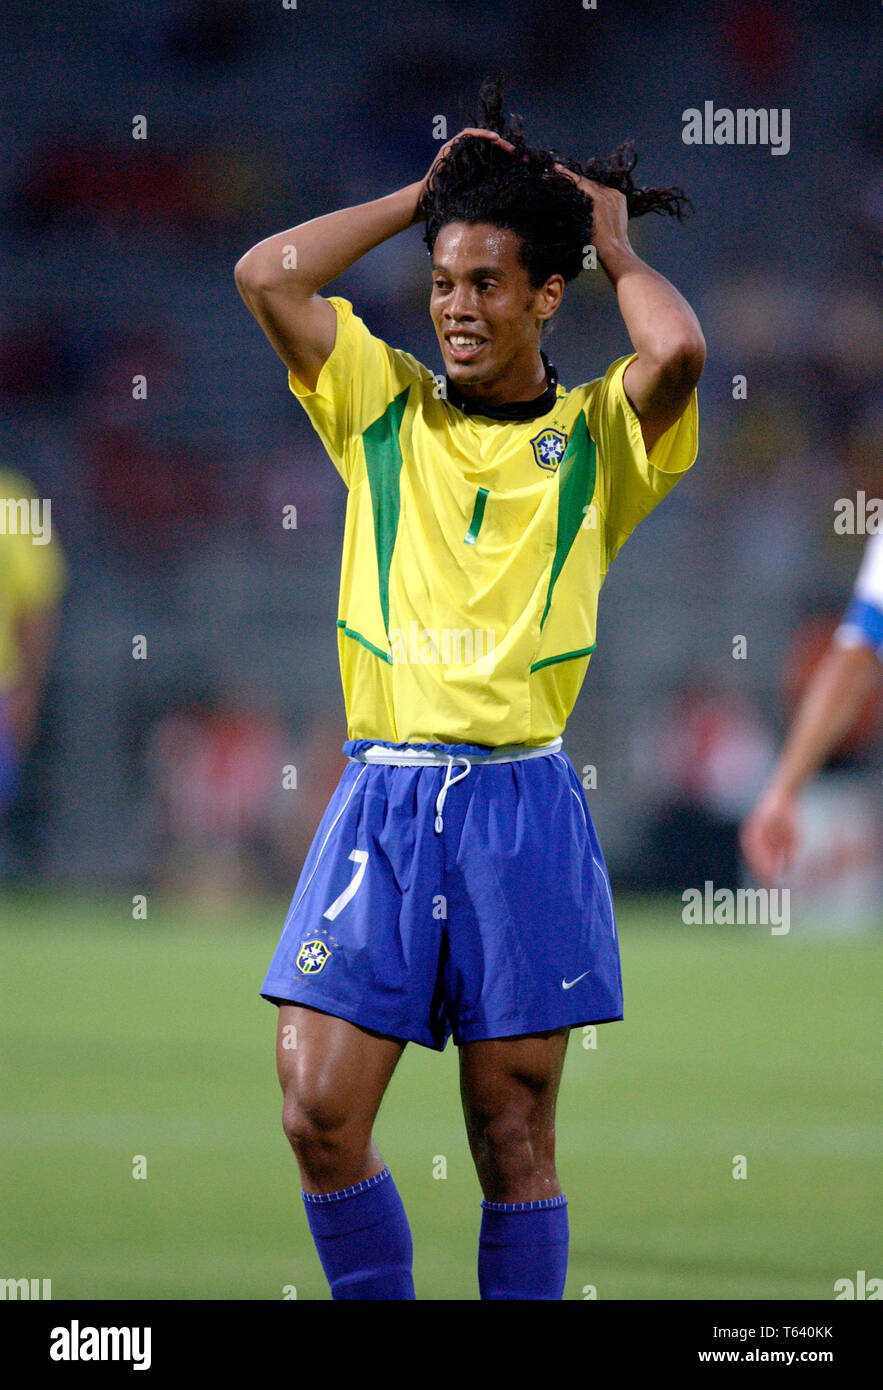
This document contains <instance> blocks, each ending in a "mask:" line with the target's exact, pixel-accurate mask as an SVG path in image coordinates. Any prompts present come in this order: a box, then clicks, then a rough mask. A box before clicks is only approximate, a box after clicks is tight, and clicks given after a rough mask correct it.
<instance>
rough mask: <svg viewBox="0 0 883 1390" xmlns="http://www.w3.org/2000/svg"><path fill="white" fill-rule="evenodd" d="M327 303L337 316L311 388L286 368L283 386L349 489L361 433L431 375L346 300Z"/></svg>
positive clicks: (334, 300)
mask: <svg viewBox="0 0 883 1390" xmlns="http://www.w3.org/2000/svg"><path fill="white" fill-rule="evenodd" d="M328 303H329V304H331V305H332V307H333V308H334V311H335V313H336V315H337V331H336V336H335V339H334V347H333V348H332V350H331V352H330V354H329V356H328V357H327V359H326V360H325V362H324V363H323V366H322V370H321V371H320V373H319V378H318V380H317V382H316V387H315V390H313V391H309V390H308V389H307V387H306V386H305V385H304V383H303V382H302V381H300V380H298V378H297V377H296V376H295V375H294V372H291V371H289V373H288V386H289V389H290V391H291V392H292V394H293V395H294V396H295V397H296V399H297V400H298V401H300V404H301V405H302V406H303V408H304V410H305V411H306V413H307V415H308V416H309V419H310V422H311V424H312V426H313V428H314V429H315V431H316V433H317V434H318V436H319V438H320V439H321V441H322V443H323V444H324V446H325V449H326V451H327V453H328V456H329V458H330V459H331V461H332V463H333V464H334V466H335V468H336V469H337V471H338V473H340V475H341V477H342V478H343V480H344V482H345V483H346V484H347V487H350V486H352V484H353V481H354V478H353V471H354V467H355V464H356V461H357V458H358V441H359V439H360V437H361V435H362V434H363V432H364V431H365V430H366V429H367V428H368V426H369V425H371V424H373V423H374V421H375V420H377V419H378V418H379V417H380V416H381V415H382V414H383V412H384V411H385V410H386V409H387V407H388V406H389V404H390V402H391V401H393V400H395V399H396V397H397V396H398V395H399V394H400V393H401V392H402V391H406V390H407V389H408V387H409V386H410V385H411V384H412V383H413V382H414V381H416V380H418V379H420V378H421V377H423V376H431V375H432V374H431V372H429V369H428V368H426V367H423V366H422V365H421V364H420V363H419V362H417V361H416V360H415V358H413V357H411V355H410V354H409V353H406V352H402V351H400V350H399V349H396V348H391V347H389V345H388V344H387V343H385V342H383V340H382V339H380V338H376V337H375V336H374V334H373V333H371V332H370V330H369V329H368V328H367V327H366V325H365V324H364V323H363V321H362V320H361V319H360V318H359V316H358V315H357V314H355V313H354V312H353V306H352V304H350V302H349V300H346V299H340V298H338V297H336V296H334V297H332V298H330V299H329V300H328Z"/></svg>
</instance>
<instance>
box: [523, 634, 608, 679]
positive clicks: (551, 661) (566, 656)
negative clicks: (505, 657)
mask: <svg viewBox="0 0 883 1390" xmlns="http://www.w3.org/2000/svg"><path fill="white" fill-rule="evenodd" d="M597 645H598V643H597V642H593V643H592V645H591V646H590V647H581V648H580V650H579V651H578V652H562V653H561V654H560V656H547V657H544V659H543V660H542V661H535V662H534V664H533V666H531V668H530V674H531V675H533V673H534V671H542V669H543V667H544V666H555V665H556V664H557V663H558V662H559V661H573V659H574V657H577V656H591V655H592V652H593V651H594V650H595V648H596V647H597Z"/></svg>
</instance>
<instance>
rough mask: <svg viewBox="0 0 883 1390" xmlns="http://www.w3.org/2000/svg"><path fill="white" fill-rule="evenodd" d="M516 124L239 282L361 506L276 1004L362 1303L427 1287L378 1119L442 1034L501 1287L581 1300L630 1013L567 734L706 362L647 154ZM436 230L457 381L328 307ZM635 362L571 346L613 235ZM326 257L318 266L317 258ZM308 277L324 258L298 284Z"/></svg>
mask: <svg viewBox="0 0 883 1390" xmlns="http://www.w3.org/2000/svg"><path fill="white" fill-rule="evenodd" d="M482 105H483V113H482V123H481V125H479V126H472V127H467V128H466V129H465V130H464V131H461V132H460V134H459V135H457V136H455V137H454V139H453V140H451V141H449V142H448V143H447V144H446V145H445V146H444V147H443V148H442V149H441V151H440V152H439V154H438V156H437V158H436V159H435V160H434V162H433V164H432V166H431V168H430V170H429V172H428V174H427V175H426V177H424V178H422V179H420V180H418V181H417V182H415V183H412V184H409V185H407V186H406V187H404V188H401V189H399V190H398V191H397V192H395V193H392V194H389V195H388V196H386V197H382V198H379V199H378V200H377V201H375V202H369V203H367V204H364V205H362V206H358V207H351V208H346V209H344V210H342V211H337V212H332V213H330V214H328V215H327V216H324V217H319V218H317V219H315V220H314V221H311V222H307V223H305V224H303V225H301V226H299V227H296V228H294V229H293V230H291V231H288V232H283V233H282V234H281V235H279V236H275V237H270V238H269V239H268V240H266V241H263V242H261V243H259V244H258V245H257V246H255V247H254V248H253V249H252V250H251V251H249V252H248V254H247V255H246V256H244V257H243V258H242V260H241V261H240V262H239V264H238V265H237V268H236V279H237V283H238V285H239V289H240V291H241V293H242V295H243V297H244V299H245V301H246V303H247V305H248V307H249V308H250V309H251V311H252V313H253V314H254V315H255V317H256V318H257V320H258V322H259V323H260V325H261V327H262V328H263V329H264V331H265V333H266V334H267V337H268V338H269V340H270V342H271V343H272V345H273V346H274V348H275V349H276V351H277V352H278V353H279V355H280V357H281V358H282V360H283V362H284V363H285V364H286V366H287V367H288V384H289V387H290V389H291V391H292V392H293V393H294V395H295V397H296V398H297V399H298V400H299V401H300V403H301V405H302V406H303V408H304V409H305V410H306V412H307V414H308V415H309V418H310V420H311V421H312V423H313V425H314V427H315V429H316V431H317V432H318V434H319V437H320V438H321V440H322V442H323V444H324V445H325V448H326V449H327V451H328V453H329V455H330V457H331V459H332V461H333V463H334V464H335V466H336V468H337V469H338V471H339V472H340V474H341V476H342V477H343V479H344V482H345V483H346V485H347V487H348V489H349V499H348V508H347V519H346V527H345V534H344V542H343V564H342V572H341V585H340V607H339V617H338V621H337V628H338V651H339V659H340V667H341V674H342V679H343V687H344V694H345V700H346V706H347V717H348V741H347V742H346V743H345V744H344V751H345V752H346V753H347V754H348V756H349V758H350V760H351V761H350V763H349V765H348V767H347V769H346V770H345V772H344V774H343V777H342V780H341V783H340V786H339V788H338V790H337V792H336V793H335V795H334V797H333V799H332V801H331V803H330V805H329V807H328V809H327V811H326V814H325V816H324V818H323V820H322V822H321V824H320V826H319V829H318V832H317V834H316V838H315V841H314V843H313V845H312V848H311V850H310V852H309V855H308V857H307V860H306V863H305V865H304V869H303V873H302V876H301V879H300V881H299V883H298V886H297V889H296V891H295V894H294V897H293V900H292V904H291V908H290V910H289V914H288V918H287V920H286V924H285V928H284V930H283V933H282V938H281V940H280V943H279V947H278V949H277V951H276V954H275V956H274V958H273V960H272V963H271V965H270V968H269V972H268V974H267V977H266V980H265V981H264V985H263V989H262V993H263V995H264V996H265V997H266V998H268V999H270V1000H272V1001H273V1002H274V1003H276V1004H277V1005H278V1006H279V1019H278V1035H277V1064H278V1072H279V1078H280V1082H281V1085H282V1089H283V1092H284V1108H283V1123H284V1128H285V1132H286V1134H287V1137H288V1139H289V1141H290V1143H291V1145H292V1148H293V1149H294V1152H295V1154H296V1156H297V1160H298V1163H299V1166H300V1173H301V1180H302V1186H303V1193H304V1201H305V1205H306V1211H307V1217H308V1221H309V1224H310V1229H311V1232H312V1235H313V1237H314V1240H315V1242H316V1246H317V1249H318V1252H319V1256H320V1259H321V1261H322V1265H323V1268H324V1270H325V1273H326V1276H327V1278H328V1280H329V1283H330V1286H331V1291H332V1297H333V1298H335V1299H412V1298H413V1297H414V1285H413V1280H412V1274H411V1250H412V1246H411V1235H410V1231H409V1227H408V1222H407V1218H406V1215H405V1212H404V1209H403V1205H402V1202H401V1199H400V1197H399V1194H398V1192H397V1189H396V1187H395V1184H394V1181H393V1178H392V1176H391V1174H390V1171H389V1169H388V1168H387V1167H386V1165H385V1163H384V1160H383V1158H382V1157H381V1155H380V1153H379V1152H378V1150H377V1148H376V1146H375V1144H374V1142H373V1139H372V1127H373V1124H374V1119H375V1115H376V1113H377V1110H378V1107H379V1105H380V1102H381V1098H382V1096H383V1094H384V1092H385V1090H386V1087H387V1084H388V1083H389V1081H390V1078H391V1076H392V1074H393V1071H394V1069H395V1066H396V1063H397V1062H398V1060H399V1057H400V1056H401V1053H402V1050H403V1048H404V1047H405V1045H406V1043H407V1042H408V1041H414V1042H418V1043H421V1044H423V1045H424V1046H427V1047H431V1048H436V1049H439V1050H441V1049H442V1048H443V1047H444V1046H445V1043H446V1041H447V1039H448V1037H449V1036H451V1035H452V1036H453V1039H454V1042H455V1044H456V1045H457V1046H458V1048H459V1057H460V1073H461V1092H462V1098H463V1106H464V1114H465V1120H466V1128H467V1134H468V1138H469V1143H470V1148H471V1152H472V1155H473V1159H474V1162H475V1165H476V1169H477V1172H478V1177H479V1181H480V1184H481V1188H482V1191H483V1194H484V1201H483V1203H482V1208H483V1211H482V1218H481V1229H480V1236H479V1256H478V1274H479V1289H480V1296H481V1298H483V1299H489V1300H490V1299H560V1298H561V1297H562V1296H563V1290H564V1283H565V1274H566V1267H567V1246H568V1223H567V1206H566V1199H565V1196H564V1194H563V1193H562V1190H561V1186H560V1184H559V1181H558V1176H557V1173H556V1170H555V1153H554V1115H555V1102H556V1097H557V1092H558V1085H559V1080H560V1077H561V1072H562V1067H563V1064H564V1055H565V1049H566V1046H567V1038H568V1032H569V1029H570V1028H572V1027H574V1026H577V1025H582V1024H587V1023H600V1022H605V1021H613V1020H616V1019H620V1018H621V1017H622V993H621V980H620V966H619V948H618V942H617V935H616V926H615V922H614V915H613V906H612V901H611V895H610V887H609V883H608V878H607V872H606V868H605V865H604V860H603V856H602V853H601V849H600V846H599V844H598V840H597V837H596V835H595V831H594V828H593V826H592V821H591V818H590V816H589V811H588V807H587V805H586V801H585V797H584V795H583V791H582V786H581V784H580V781H579V778H578V777H577V775H576V772H575V770H574V768H573V766H572V764H571V763H570V761H569V759H568V758H567V757H566V756H565V755H564V754H563V753H562V752H561V733H562V730H563V728H564V725H565V722H566V720H567V717H568V715H569V713H570V710H571V709H572V707H573V704H574V702H575V700H576V697H577V694H578V692H579V689H580V686H581V684H582V681H583V677H584V675H585V672H586V668H587V666H588V662H589V657H590V654H591V652H592V651H593V650H594V647H595V618H596V608H597V601H598V591H599V589H600V587H601V583H602V580H603V578H604V575H605V573H606V571H607V567H608V565H609V564H610V562H611V560H612V559H613V557H614V556H615V555H616V553H617V551H618V550H619V549H620V547H621V546H622V544H623V542H624V541H625V540H626V538H627V537H628V536H629V534H630V532H631V531H632V530H633V529H634V527H635V526H636V525H637V523H638V522H639V521H640V520H641V519H642V518H643V517H644V516H646V515H647V513H648V512H649V511H650V510H651V509H652V508H653V507H654V506H655V505H656V503H657V502H659V501H660V500H661V499H662V498H663V497H664V496H665V494H666V493H667V492H668V491H669V490H670V489H671V488H672V487H673V485H674V484H675V483H676V482H677V480H678V478H679V477H680V476H681V475H682V474H683V473H684V471H685V470H686V469H687V468H689V467H690V465H691V464H692V462H693V460H694V458H695V455H696V450H697V405H696V397H695V386H696V382H697V380H698V378H699V375H700V373H701V370H702V366H703V362H704V352H705V345H704V340H703V337H702V332H701V330H700V327H699V324H698V322H697V320H696V317H695V315H694V314H693V312H692V310H691V309H690V307H689V305H688V304H687V303H686V302H685V301H684V300H683V299H682V297H681V296H680V294H679V293H678V292H677V290H675V289H674V288H673V287H672V285H670V284H669V283H668V282H667V281H666V280H665V279H663V277H662V276H661V275H659V274H657V273H656V272H655V271H654V270H651V269H650V267H649V266H648V265H646V264H645V263H644V262H643V261H641V260H639V258H638V257H637V256H636V255H635V253H634V251H633V250H632V248H631V246H630V244H629V239H628V217H629V211H630V210H631V211H632V212H633V213H640V212H644V211H652V210H658V211H664V212H668V213H675V214H679V213H680V211H681V210H682V201H683V195H682V194H681V193H680V191H679V190H672V189H668V190H641V189H636V188H635V187H634V185H633V183H632V180H631V173H630V171H631V168H632V167H633V164H634V156H633V155H632V154H631V153H628V152H626V153H623V151H622V149H621V150H620V152H618V153H617V155H616V156H615V157H614V158H613V159H612V160H611V161H609V162H607V163H603V164H602V163H592V164H590V165H587V166H579V165H577V164H576V163H575V162H574V161H570V160H563V159H562V160H561V161H558V160H556V157H555V155H554V154H552V153H550V152H549V151H546V150H539V149H535V148H532V147H530V146H528V144H527V143H526V141H525V139H524V137H523V135H522V132H521V127H520V123H518V122H516V121H512V120H509V119H507V118H506V117H505V115H504V113H503V110H502V102H501V98H500V94H499V91H497V90H495V89H494V88H491V89H490V90H488V89H485V91H484V93H483V99H482ZM420 220H423V221H424V222H425V240H426V243H427V245H428V247H429V250H430V253H431V282H432V283H431V292H430V301H429V309H430V314H431V316H432V320H433V324H434V327H435V331H436V334H437V337H438V343H439V349H440V352H441V357H442V361H443V363H444V367H445V378H444V383H443V385H444V389H440V385H441V384H442V383H441V381H439V382H437V381H436V379H435V378H434V376H433V373H432V372H431V371H430V370H429V368H428V367H425V366H423V365H422V364H421V363H420V362H418V361H416V360H415V358H414V357H413V356H411V355H410V354H408V353H407V352H404V351H401V350H399V349H393V348H391V347H389V346H387V344H386V343H384V342H382V341H380V340H378V339H377V338H376V337H374V336H373V335H372V334H371V332H370V331H369V330H368V328H367V327H366V326H365V324H364V323H363V322H362V320H361V319H360V318H358V316H357V315H356V314H355V313H354V312H353V307H352V305H351V304H350V303H349V302H348V301H346V300H345V299H342V298H339V297H332V298H330V299H325V298H323V297H322V296H321V295H320V294H319V291H320V290H321V289H322V288H323V287H324V286H325V285H326V284H327V283H328V282H329V281H331V280H334V279H335V277H336V276H338V275H340V274H341V273H342V272H343V271H344V270H346V268H347V267H348V266H350V265H352V264H353V262H354V261H355V260H357V258H358V257H360V256H363V255H364V254H365V253H366V252H367V251H370V250H371V248H372V247H374V246H376V245H378V243H380V242H382V241H384V240H386V239H387V238H388V237H391V236H394V235H396V234H397V233H399V232H402V231H404V230H405V229H406V228H408V227H410V226H411V225H412V224H414V223H416V222H418V221H420ZM592 246H593V247H594V251H595V254H596V256H597V261H598V262H599V263H600V265H601V266H603V268H604V270H605V271H606V273H607V275H608V277H609V279H610V281H611V282H612V284H613V286H614V288H615V290H616V294H617V298H618V302H619V308H620V311H621V314H622V317H623V320H624V323H625V327H626V330H627V332H628V334H629V337H630V339H631V342H632V345H633V348H634V351H633V352H632V353H630V354H629V355H628V356H624V357H622V358H620V359H619V360H618V361H617V362H615V363H614V364H613V365H612V366H611V367H610V368H609V369H608V371H607V372H606V374H605V375H604V376H603V378H600V379H598V380H595V381H592V382H591V383H589V384H587V385H583V386H578V387H575V388H574V389H572V390H566V389H565V388H564V386H563V385H561V384H560V383H559V381H558V378H557V373H556V371H555V368H554V367H553V365H552V363H551V362H550V361H549V360H548V358H547V357H546V355H545V353H544V352H543V351H542V349H541V345H540V344H541V335H542V332H543V329H544V328H545V327H546V325H547V324H549V323H550V321H551V320H552V318H553V317H554V315H555V313H556V312H557V310H558V309H559V307H560V305H561V301H562V298H563V295H564V287H565V283H566V282H567V281H569V280H571V279H573V278H574V277H575V276H576V275H577V274H578V273H579V271H580V270H581V269H582V268H583V266H584V264H586V263H591V259H592V255H591V247H592ZM292 248H294V251H293V250H292ZM295 261H296V266H295Z"/></svg>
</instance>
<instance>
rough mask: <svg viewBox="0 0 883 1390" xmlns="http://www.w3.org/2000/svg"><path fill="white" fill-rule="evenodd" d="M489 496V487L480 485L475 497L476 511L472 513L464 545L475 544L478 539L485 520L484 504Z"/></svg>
mask: <svg viewBox="0 0 883 1390" xmlns="http://www.w3.org/2000/svg"><path fill="white" fill-rule="evenodd" d="M487 496H488V489H487V488H486V487H480V488H479V489H478V493H477V495H476V498H475V511H474V512H473V513H472V520H471V521H470V523H469V530H468V531H467V532H466V535H465V536H464V537H463V544H464V545H475V542H476V541H477V540H478V533H479V531H480V530H481V523H482V522H483V521H484V504H485V503H486V502H487Z"/></svg>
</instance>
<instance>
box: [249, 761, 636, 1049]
mask: <svg viewBox="0 0 883 1390" xmlns="http://www.w3.org/2000/svg"><path fill="white" fill-rule="evenodd" d="M560 746H561V740H560V739H556V740H555V741H554V743H552V744H550V745H547V746H546V747H545V748H543V749H540V750H538V749H535V748H531V749H527V748H523V747H522V748H515V749H508V750H506V749H503V750H489V749H487V748H481V747H478V746H475V745H471V744H460V745H449V744H393V743H382V742H377V741H371V740H367V739H359V740H351V741H349V742H347V743H345V744H344V747H343V751H344V753H346V754H347V755H348V756H349V758H350V762H349V764H348V766H347V767H346V769H345V771H344V773H343V776H342V777H341V780H340V783H339V785H338V787H337V790H336V791H335V793H334V796H333V797H332V799H331V801H330V803H329V805H328V808H327V810H326V812H325V814H324V816H323V818H322V821H321V824H320V825H319V829H318V831H317V832H316V836H315V839H314V840H313V843H312V845H311V847H310V851H309V854H308V855H307V858H306V862H305V864H304V867H303V870H302V873H301V876H300V880H299V882H298V885H297V888H296V890H295V893H294V897H293V898H292V902H291V907H290V908H289V911H288V916H287V918H286V921H285V926H284V928H283V931H282V936H281V939H280V941H279V945H278V947H277V949H276V953H275V955H274V956H273V959H272V962H271V964H270V968H269V971H268V972H267V977H266V979H265V980H264V984H263V988H262V989H261V994H262V995H263V996H264V998H265V999H269V1000H271V1001H272V1002H273V1003H275V1004H283V1003H293V1004H305V1005H308V1006H309V1007H311V1008H314V1009H319V1010H321V1011H322V1012H324V1013H328V1014H334V1015H336V1016H337V1017H339V1018H344V1019H348V1020H349V1021H350V1022H351V1023H355V1024H358V1025H359V1026H360V1027H362V1028H366V1029H370V1030H371V1031H373V1032H377V1033H382V1034H385V1035H387V1036H390V1037H393V1038H400V1039H402V1040H407V1041H411V1042H417V1043H421V1044H422V1045H423V1046H425V1047H431V1048H435V1049H437V1050H439V1051H441V1050H442V1049H443V1048H444V1047H445V1044H446V1042H447V1040H448V1038H449V1037H450V1036H453V1039H454V1042H455V1043H456V1044H458V1045H459V1044H461V1043H464V1042H473V1041H476V1040H478V1039H480V1038H504V1037H517V1036H519V1035H523V1034H527V1033H540V1032H545V1031H547V1030H550V1029H556V1028H572V1027H576V1026H578V1025H580V1024H587V1023H609V1022H613V1021H614V1020H617V1019H621V1018H622V977H621V972H620V961H619V942H618V939H617V932H616V922H615V918H614V912H613V900H612V897H611V893H610V882H609V879H608V876H607V869H606V867H605V864H604V858H603V855H602V853H601V848H600V846H599V844H598V838H597V836H596V834H595V828H594V826H593V825H592V819H591V816H590V815H589V810H588V807H587V805H586V800H585V797H584V795H583V789H582V786H581V784H580V781H579V778H578V777H577V774H576V771H575V769H574V767H573V764H572V763H571V761H570V759H569V758H568V757H567V755H566V754H565V753H563V752H561V751H560ZM525 754H527V756H525ZM512 755H514V760H511V761H509V760H503V759H505V758H507V757H511V756H512ZM377 758H385V759H389V758H400V759H410V760H411V765H403V764H402V763H401V762H400V763H397V764H390V763H388V762H384V761H380V762H378V761H375V759H377ZM362 759H370V761H363V760H362Z"/></svg>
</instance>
